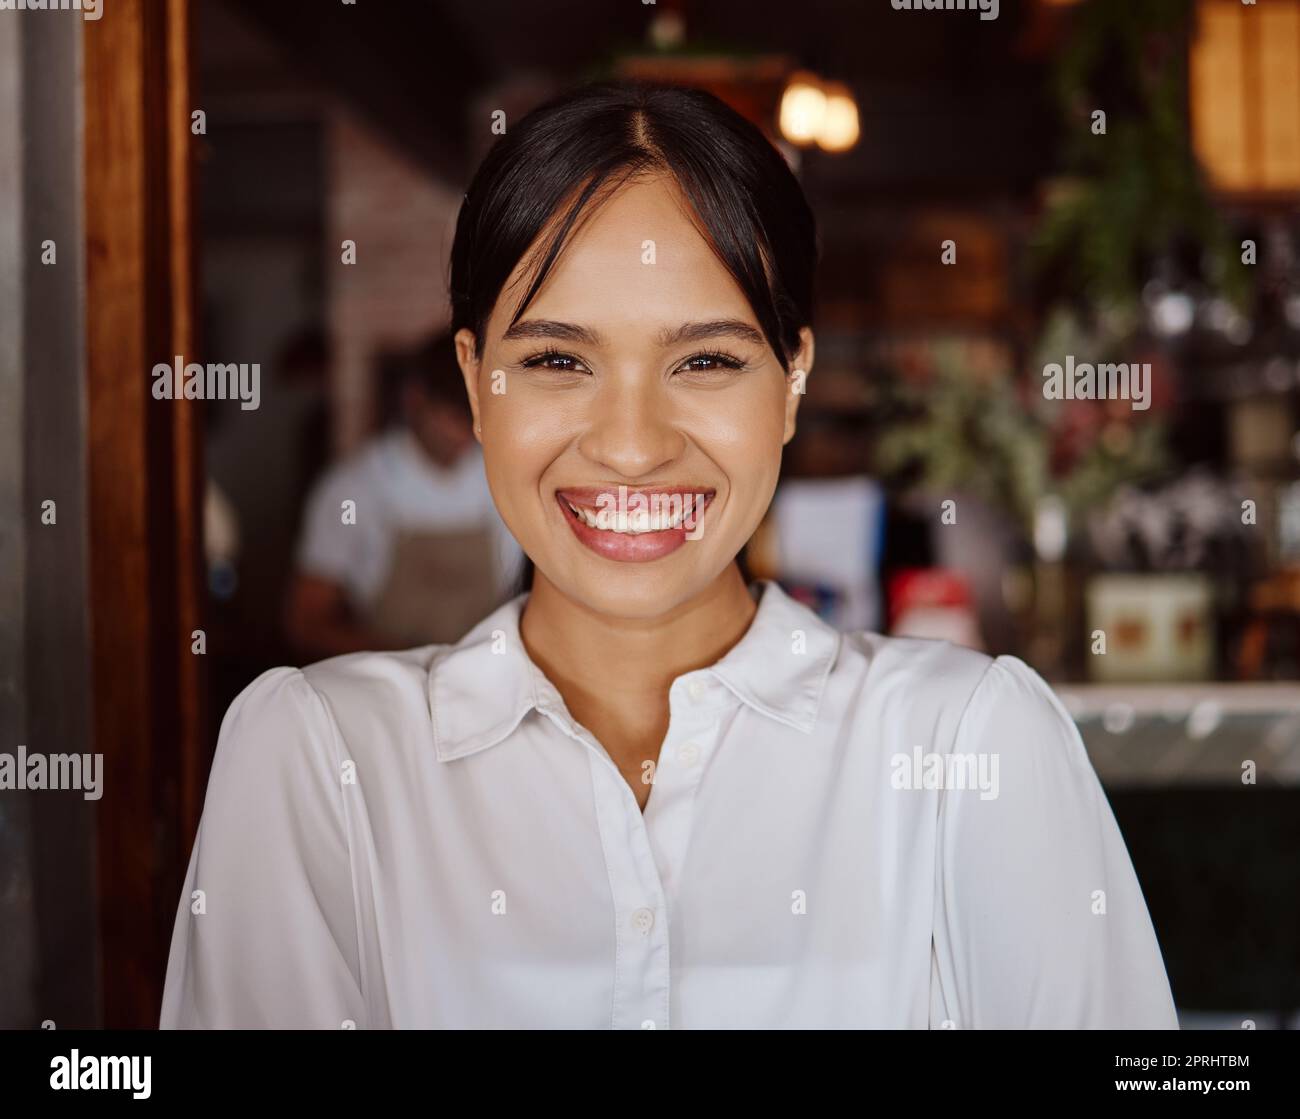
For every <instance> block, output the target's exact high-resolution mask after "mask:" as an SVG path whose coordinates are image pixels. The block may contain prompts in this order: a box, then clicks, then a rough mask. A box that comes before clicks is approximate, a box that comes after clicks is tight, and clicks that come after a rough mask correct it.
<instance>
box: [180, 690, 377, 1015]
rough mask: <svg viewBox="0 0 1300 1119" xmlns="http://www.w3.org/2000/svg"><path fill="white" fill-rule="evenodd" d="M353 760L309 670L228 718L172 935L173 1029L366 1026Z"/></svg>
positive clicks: (259, 693) (243, 703)
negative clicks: (346, 791) (344, 760)
mask: <svg viewBox="0 0 1300 1119" xmlns="http://www.w3.org/2000/svg"><path fill="white" fill-rule="evenodd" d="M340 764H341V760H340V758H339V757H338V746H337V742H336V735H335V730H334V724H333V721H332V720H331V718H330V716H329V714H328V712H327V711H326V709H325V706H324V704H323V703H322V701H321V699H320V697H319V696H318V695H317V693H316V691H315V689H314V688H313V687H312V685H311V683H310V682H309V681H308V680H307V678H306V677H305V676H304V675H303V674H302V672H300V671H299V670H297V669H291V668H274V669H271V670H270V671H269V672H266V673H264V674H263V675H262V676H260V677H258V678H257V679H256V680H254V681H253V683H251V684H250V685H249V686H248V687H247V688H245V689H244V691H243V692H242V693H240V695H239V696H238V697H237V698H236V699H235V701H234V703H232V704H231V706H230V709H229V711H228V712H227V713H226V717H225V720H224V721H223V723H222V726H221V733H220V736H219V739H218V742H217V749H216V754H215V757H214V759H213V765H212V773H211V776H210V778H209V781H208V790H207V798H206V801H205V803H204V808H203V816H202V820H201V821H200V824H199V830H198V836H197V838H196V839H195V843H194V849H193V852H192V853H191V855H190V862H189V869H188V871H187V874H186V878H185V887H184V890H183V891H182V894H181V900H180V906H179V909H178V911H177V915H176V925H175V929H174V931H173V934H172V942H171V953H170V956H169V959H168V964H167V977H166V983H165V987H164V992H163V1003H162V1017H161V1026H162V1028H163V1029H184V1028H248V1029H252V1028H300V1029H341V1028H349V1026H355V1027H358V1028H361V1027H364V1025H365V1019H364V1017H363V1015H364V1000H363V997H362V989H361V983H360V978H359V976H360V968H359V964H358V954H357V931H356V912H355V906H354V901H353V890H352V875H351V868H350V863H349V852H348V841H347V830H346V824H345V819H344V813H343V803H342V787H341V786H342V776H341V770H340Z"/></svg>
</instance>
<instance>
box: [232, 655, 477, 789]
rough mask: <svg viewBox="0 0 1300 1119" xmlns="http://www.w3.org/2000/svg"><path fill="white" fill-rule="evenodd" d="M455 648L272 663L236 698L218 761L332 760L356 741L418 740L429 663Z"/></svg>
mask: <svg viewBox="0 0 1300 1119" xmlns="http://www.w3.org/2000/svg"><path fill="white" fill-rule="evenodd" d="M451 648H453V646H449V645H424V646H420V647H418V648H412V649H404V650H401V651H395V652H362V653H347V654H344V655H342V656H337V657H330V658H328V659H326V660H322V661H317V662H316V663H314V664H309V665H305V666H303V667H301V668H295V667H292V666H287V665H284V666H278V667H275V668H271V669H267V670H266V671H265V672H263V673H262V674H261V675H260V676H258V677H257V678H256V679H254V680H253V681H252V682H251V683H249V684H248V685H247V686H246V687H245V688H244V689H243V690H242V691H241V692H240V693H239V694H238V695H237V696H236V697H235V699H234V701H233V702H232V703H231V704H230V707H229V708H228V710H227V712H226V716H225V719H224V720H223V722H222V727H221V735H220V741H219V745H218V752H217V756H216V757H215V758H214V763H213V764H214V768H215V766H216V765H217V764H218V763H220V762H221V761H222V760H223V758H224V760H226V761H227V762H230V761H234V760H236V758H237V755H241V754H249V755H253V756H255V757H257V758H260V759H266V758H268V757H271V756H274V755H277V754H278V755H284V754H295V755H298V756H299V757H300V758H301V755H302V754H303V753H304V752H306V753H310V754H311V755H313V757H314V758H315V759H316V760H318V761H322V762H326V761H327V762H329V763H330V764H331V765H333V764H336V763H337V762H338V761H339V758H340V756H341V754H342V753H343V752H350V751H352V750H353V749H354V747H355V746H356V744H360V745H361V746H364V745H365V744H366V743H383V744H392V743H401V742H406V741H412V740H419V739H420V738H421V736H422V735H427V732H428V727H429V698H428V680H429V670H430V667H431V666H432V665H433V664H434V662H436V660H437V659H438V658H439V657H440V656H441V655H443V654H444V653H445V652H446V651H448V650H449V649H451ZM344 744H346V747H347V751H344V750H343V749H342V747H343V746H344Z"/></svg>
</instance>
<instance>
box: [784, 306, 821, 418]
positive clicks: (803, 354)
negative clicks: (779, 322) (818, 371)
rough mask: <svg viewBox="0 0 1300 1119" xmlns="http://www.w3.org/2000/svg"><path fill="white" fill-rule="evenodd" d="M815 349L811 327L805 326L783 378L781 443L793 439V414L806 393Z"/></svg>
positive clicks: (797, 409)
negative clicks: (783, 433) (783, 405)
mask: <svg viewBox="0 0 1300 1119" xmlns="http://www.w3.org/2000/svg"><path fill="white" fill-rule="evenodd" d="M815 349H816V346H815V344H814V340H813V332H812V327H808V326H805V327H804V328H803V329H802V330H800V331H799V350H798V352H797V353H796V354H795V355H794V358H793V359H792V360H791V362H790V372H789V373H787V374H786V378H785V388H786V396H785V436H784V438H783V439H782V443H789V442H790V440H791V439H793V438H794V430H795V423H794V419H795V413H796V412H798V411H799V401H801V400H802V399H803V395H804V393H806V392H807V391H808V377H809V375H810V374H811V373H812V367H813V354H814V351H815Z"/></svg>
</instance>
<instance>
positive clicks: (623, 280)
mask: <svg viewBox="0 0 1300 1119" xmlns="http://www.w3.org/2000/svg"><path fill="white" fill-rule="evenodd" d="M686 207H687V203H686V202H685V200H684V198H683V196H682V195H681V194H680V192H679V190H678V189H677V187H676V184H675V183H674V182H673V181H672V180H671V179H670V178H664V177H654V178H643V179H640V180H633V181H631V182H629V183H628V184H626V185H624V186H622V187H620V188H619V189H618V190H617V192H616V193H615V194H614V195H613V196H612V197H611V198H609V199H608V200H607V201H606V202H605V203H604V204H603V205H600V206H599V207H598V208H596V209H595V210H594V212H593V211H589V212H588V213H587V214H584V219H583V221H582V224H581V225H580V227H579V228H578V229H577V230H576V231H575V232H573V233H572V234H571V236H570V238H569V241H568V243H567V245H566V246H565V249H564V252H563V253H562V254H561V256H560V258H559V259H558V260H557V261H556V263H555V265H554V267H553V269H552V271H551V273H550V275H549V276H548V277H547V281H546V283H545V284H544V285H543V287H542V288H541V290H540V291H539V293H538V294H537V296H536V297H535V298H534V300H533V302H532V304H531V305H530V306H529V308H528V310H527V311H526V312H525V314H524V315H523V317H522V318H521V319H520V321H519V322H518V323H517V324H515V326H514V327H513V328H511V329H509V330H507V326H508V324H509V323H510V320H511V319H512V318H513V316H514V312H515V308H516V307H517V305H518V302H519V300H520V299H521V298H522V296H523V294H524V292H525V291H526V290H527V287H528V281H527V278H526V276H525V273H526V270H527V267H528V262H529V255H530V254H526V255H525V258H524V260H523V261H521V262H520V264H519V266H517V267H516V269H515V273H514V275H512V277H511V278H510V280H509V281H508V283H507V284H506V286H505V287H504V288H503V289H502V294H501V296H500V297H499V298H498V300H497V304H496V307H495V308H494V309H493V312H492V315H491V318H490V319H489V321H488V324H487V329H486V331H485V337H484V339H483V346H482V350H481V352H480V353H478V354H477V355H476V354H475V353H474V344H473V343H474V340H473V335H472V334H471V332H470V331H468V330H462V331H460V332H459V333H458V334H457V337H456V343H457V350H458V354H459V357H460V362H461V367H462V370H463V371H464V373H465V379H466V384H467V386H468V388H469V392H470V398H471V401H472V403H473V406H474V415H475V420H476V422H477V423H479V424H481V426H482V432H481V436H480V438H481V440H482V443H483V453H484V461H485V463H486V468H487V478H488V484H489V486H490V487H491V490H492V495H493V498H494V500H495V501H496V505H497V508H498V509H499V510H500V513H501V516H502V518H503V519H504V520H505V522H506V525H507V526H508V527H509V528H510V531H511V532H512V533H513V534H514V536H515V538H516V539H517V540H518V541H519V544H520V546H521V547H522V548H523V549H524V551H525V552H527V554H528V555H529V556H530V557H531V558H532V560H533V562H534V564H535V565H536V567H537V570H538V571H539V572H540V573H541V575H542V576H543V577H544V578H545V579H547V580H548V581H549V582H550V583H552V584H554V586H555V587H556V588H558V589H559V590H560V591H561V592H562V593H563V594H564V595H566V596H567V597H568V598H569V599H571V600H572V601H573V602H575V603H577V604H579V605H581V606H584V607H587V608H589V609H591V610H594V611H596V612H598V613H603V614H609V615H613V616H618V617H629V618H630V617H636V618H650V617H655V616H658V615H660V614H663V613H666V612H668V611H670V610H672V609H673V608H674V607H677V606H680V605H682V604H684V603H686V602H689V601H690V600H691V599H692V598H693V597H695V596H696V595H698V594H701V593H702V592H704V591H705V590H707V589H708V587H709V586H710V584H712V583H713V582H714V581H715V580H717V579H718V578H719V577H720V576H721V575H722V574H723V573H724V572H725V571H726V570H727V568H728V565H729V564H730V563H731V561H732V560H733V559H734V557H735V555H736V553H737V552H738V551H739V550H740V548H741V547H742V546H743V545H744V544H745V542H746V541H747V540H748V539H749V537H750V535H751V534H752V533H753V531H754V529H755V528H756V527H757V526H758V523H759V521H760V520H761V519H762V516H763V513H764V512H765V511H766V509H767V506H768V504H769V502H770V501H771V498H772V494H773V492H774V490H775V487H776V481H777V473H778V469H779V467H780V463H781V449H782V447H783V446H784V444H785V443H786V442H787V441H788V440H789V439H790V437H791V436H792V435H793V434H794V416H795V410H796V408H797V406H798V402H799V399H800V395H801V387H802V377H799V376H797V371H799V370H802V371H804V373H807V372H808V371H810V367H811V363H812V334H811V331H807V330H805V331H804V334H803V348H802V349H801V351H800V353H799V354H798V355H797V357H796V359H795V361H794V363H793V365H792V367H791V368H792V372H791V374H790V376H789V377H787V375H786V373H785V370H784V369H783V368H782V366H781V363H780V362H779V361H778V360H777V357H776V355H775V354H774V353H773V352H772V350H771V348H770V347H769V346H768V344H767V342H766V341H765V340H764V338H763V335H762V332H761V331H760V329H759V324H758V320H757V319H756V317H755V315H754V312H753V311H752V310H751V308H750V306H749V304H748V303H747V302H746V300H745V297H744V295H743V294H742V293H741V290H740V288H739V287H738V286H737V285H736V282H735V281H734V280H733V279H732V278H731V276H730V275H729V274H728V272H727V270H726V269H725V268H724V267H723V266H722V264H721V263H720V262H719V261H718V259H717V258H716V257H715V256H714V255H713V252H712V251H711V250H710V249H709V246H708V244H707V242H706V241H705V240H704V238H703V237H702V236H701V234H700V233H699V232H698V231H697V230H696V228H695V226H694V224H693V223H692V222H691V220H690V219H689V218H688V216H687V209H686ZM796 390H798V391H796Z"/></svg>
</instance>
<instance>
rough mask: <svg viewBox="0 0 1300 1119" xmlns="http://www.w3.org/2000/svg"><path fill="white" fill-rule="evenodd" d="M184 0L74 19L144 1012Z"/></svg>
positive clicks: (109, 903)
mask: <svg viewBox="0 0 1300 1119" xmlns="http://www.w3.org/2000/svg"><path fill="white" fill-rule="evenodd" d="M188 35H189V8H188V0H161V2H159V0H152V2H151V0H117V2H116V3H114V4H111V5H106V6H105V13H104V17H103V18H102V19H100V20H98V21H95V22H87V24H86V29H85V32H84V36H85V37H84V55H85V63H84V65H85V183H86V242H87V267H86V271H87V276H86V285H87V286H86V305H87V425H88V431H87V443H88V449H89V476H90V477H89V522H90V592H91V633H92V639H91V641H92V655H91V661H92V676H93V680H94V693H95V694H94V701H95V707H94V733H95V743H96V746H95V748H96V750H97V751H100V752H102V753H103V754H104V797H103V800H102V802H101V816H100V820H99V830H98V836H99V856H98V867H99V904H100V924H101V930H102V935H103V951H104V958H105V960H106V967H105V969H104V1017H105V1025H107V1026H109V1027H150V1026H155V1025H156V1024H157V1018H158V1007H159V1004H160V1001H161V987H162V978H163V973H164V968H165V964H166V953H167V945H168V937H169V934H170V931H171V925H172V922H173V920H174V918H175V913H176V905H177V901H178V899H179V889H180V884H181V882H182V880H183V873H184V867H185V859H186V857H187V856H188V853H189V844H190V842H191V841H192V839H193V833H194V825H195V821H196V819H197V814H198V808H199V803H200V797H201V795H202V794H201V780H202V778H201V772H202V770H203V768H204V764H203V763H204V760H205V759H204V757H203V751H202V738H201V731H200V728H201V725H202V724H201V706H202V689H201V683H202V680H201V674H200V666H199V658H198V657H195V656H192V655H191V653H190V632H191V630H193V629H195V628H199V626H198V617H199V611H200V605H201V595H200V589H201V586H202V582H201V573H200V563H201V556H200V548H199V541H200V539H201V535H200V534H201V521H200V519H199V518H200V517H201V515H202V504H201V501H200V496H201V484H202V477H201V465H200V457H199V454H200V450H199V431H200V429H199V423H198V420H199V417H198V414H197V405H196V404H195V403H194V402H190V401H170V400H164V401H160V400H154V399H153V398H152V396H151V393H150V386H151V383H152V382H151V377H150V370H151V369H152V367H153V365H154V364H155V363H158V362H170V361H171V360H172V358H173V356H174V355H176V354H182V355H184V359H185V360H186V361H189V360H191V355H192V354H193V352H194V344H195V340H194V314H193V291H194V289H193V259H192V254H191V248H190V245H191V230H190V220H191V209H190V183H191V175H190V149H191V144H190V140H191V136H190V129H189V112H190V98H189V77H190V66H189V46H188Z"/></svg>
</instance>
